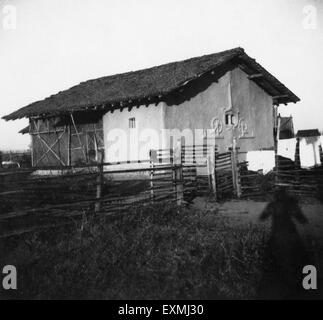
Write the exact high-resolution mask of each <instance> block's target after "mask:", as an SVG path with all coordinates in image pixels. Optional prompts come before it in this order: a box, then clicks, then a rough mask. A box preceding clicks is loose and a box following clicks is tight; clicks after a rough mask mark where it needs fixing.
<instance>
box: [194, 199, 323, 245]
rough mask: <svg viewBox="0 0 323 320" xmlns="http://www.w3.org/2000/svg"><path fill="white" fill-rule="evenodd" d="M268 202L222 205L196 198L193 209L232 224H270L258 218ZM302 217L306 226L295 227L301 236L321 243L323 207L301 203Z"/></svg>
mask: <svg viewBox="0 0 323 320" xmlns="http://www.w3.org/2000/svg"><path fill="white" fill-rule="evenodd" d="M267 204H268V202H265V201H253V200H230V201H226V202H222V203H217V202H215V201H209V200H208V199H206V198H196V199H195V201H194V207H196V208H199V209H202V210H207V211H209V212H212V211H215V210H216V211H217V217H219V216H223V217H227V218H232V222H233V223H238V224H250V223H255V224H259V223H261V224H268V225H269V224H270V221H267V222H260V221H259V216H260V214H261V212H262V211H263V210H264V208H265V207H266V205H267ZM300 206H301V209H302V211H303V213H304V215H305V216H306V217H307V219H308V220H309V223H308V224H306V225H299V224H298V225H297V228H298V230H299V232H300V233H301V234H304V235H306V234H308V235H311V236H312V237H314V238H316V239H317V240H320V241H322V243H323V205H322V204H320V203H318V202H313V203H303V204H301V205H300Z"/></svg>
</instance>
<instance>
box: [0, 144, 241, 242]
mask: <svg viewBox="0 0 323 320" xmlns="http://www.w3.org/2000/svg"><path fill="white" fill-rule="evenodd" d="M133 164H136V165H138V164H140V166H136V167H131V166H128V167H125V165H133ZM119 175H120V176H123V177H125V176H126V177H127V176H128V175H134V176H132V177H131V178H128V179H127V178H126V179H124V178H123V179H118V176H119ZM210 194H211V195H212V196H213V197H214V199H220V200H221V199H224V198H226V197H229V196H233V195H236V196H240V194H241V186H240V175H239V170H238V162H237V150H229V152H225V153H218V152H217V148H216V147H215V146H212V145H195V146H178V147H175V148H174V149H163V150H162V149H159V150H151V152H150V158H149V159H146V160H143V161H121V162H109V163H104V162H102V161H101V162H100V163H93V164H85V165H79V166H64V167H62V166H61V167H44V168H41V167H38V168H32V169H20V170H11V171H10V170H6V171H4V170H3V171H0V237H1V236H9V235H14V234H20V233H24V232H27V231H32V230H35V229H39V228H46V227H48V226H51V225H60V224H65V223H71V222H75V221H79V220H80V219H87V218H88V217H89V215H96V216H106V215H118V214H120V213H122V212H129V211H130V210H131V208H133V207H134V206H137V205H139V204H140V205H146V204H149V203H158V202H161V201H168V202H174V203H177V204H178V205H180V204H183V203H186V202H190V201H191V200H192V199H194V198H195V197H196V196H201V195H210Z"/></svg>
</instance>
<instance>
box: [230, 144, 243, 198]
mask: <svg viewBox="0 0 323 320" xmlns="http://www.w3.org/2000/svg"><path fill="white" fill-rule="evenodd" d="M238 149H239V148H237V147H235V146H234V147H233V148H229V150H230V152H231V166H232V180H233V189H234V192H235V194H236V195H237V197H240V195H241V190H240V184H239V181H238V179H239V172H238V161H237V159H238V157H237V150H238Z"/></svg>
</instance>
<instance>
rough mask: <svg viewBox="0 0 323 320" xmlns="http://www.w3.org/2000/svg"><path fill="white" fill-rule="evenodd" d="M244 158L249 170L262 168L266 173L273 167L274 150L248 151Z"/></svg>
mask: <svg viewBox="0 0 323 320" xmlns="http://www.w3.org/2000/svg"><path fill="white" fill-rule="evenodd" d="M246 160H247V161H248V169H249V170H251V171H258V170H262V171H263V173H264V174H266V173H268V172H269V171H271V170H273V168H274V167H275V151H272V150H262V151H249V152H248V153H247V158H246Z"/></svg>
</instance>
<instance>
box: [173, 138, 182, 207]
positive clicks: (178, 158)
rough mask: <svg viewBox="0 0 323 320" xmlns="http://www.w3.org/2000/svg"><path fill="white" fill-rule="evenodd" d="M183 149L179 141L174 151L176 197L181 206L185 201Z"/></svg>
mask: <svg viewBox="0 0 323 320" xmlns="http://www.w3.org/2000/svg"><path fill="white" fill-rule="evenodd" d="M181 152H182V147H181V141H180V140H178V142H177V145H176V147H175V150H174V171H173V178H174V186H175V188H174V193H175V196H176V202H177V205H181V204H182V201H183V191H184V190H183V164H182V154H181Z"/></svg>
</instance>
